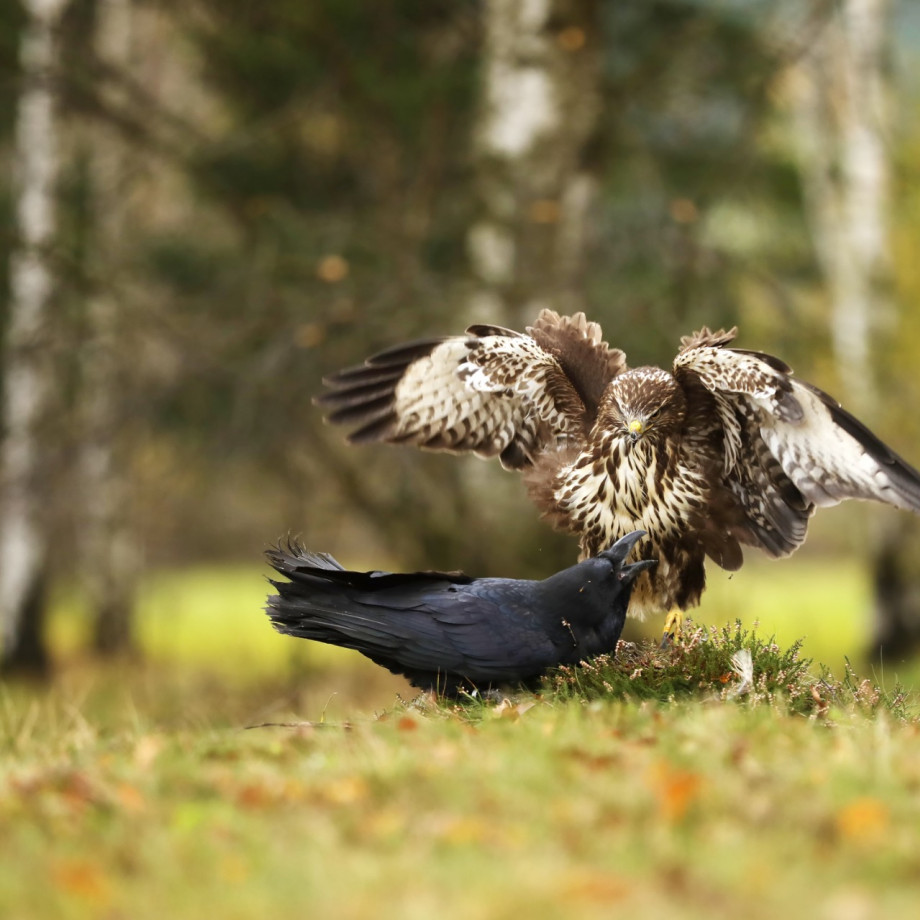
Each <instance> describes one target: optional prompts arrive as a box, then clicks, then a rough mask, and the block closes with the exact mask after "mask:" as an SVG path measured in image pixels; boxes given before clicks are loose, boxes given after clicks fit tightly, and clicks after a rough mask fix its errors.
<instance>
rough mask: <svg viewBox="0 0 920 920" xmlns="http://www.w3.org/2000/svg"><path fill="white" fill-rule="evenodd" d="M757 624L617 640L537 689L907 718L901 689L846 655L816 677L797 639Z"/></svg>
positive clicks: (558, 696) (566, 696)
mask: <svg viewBox="0 0 920 920" xmlns="http://www.w3.org/2000/svg"><path fill="white" fill-rule="evenodd" d="M756 630H757V627H756V624H755V626H754V629H752V630H747V629H745V628H744V626H743V625H742V623H741V621H740V620H736V621H735V623H734V624H728V625H725V626H721V627H716V626H708V627H706V626H694V625H693V623H692V622H690V621H686V622H685V625H684V629H683V632H682V634H681V636H680V637H679V638H678V639H677V640H676V641H675V642H673V643H672V644H671V645H670V646H668V647H667V648H659V647H658V645H657V644H655V643H654V642H652V641H650V640H648V641H645V642H642V643H632V642H620V643H619V645H618V647H617V651H616V654H607V655H600V656H598V657H597V658H594V659H592V660H590V661H584V662H582V663H581V664H580V665H579V666H578V667H559V668H556V669H554V670H553V671H552V672H550V674H548V675H547V676H546V678H544V681H543V686H542V693H543V695H544V697H546V698H550V699H555V700H559V701H562V702H564V701H569V700H574V701H581V702H589V701H592V700H598V699H636V700H653V701H658V702H668V701H670V700H676V699H681V698H688V697H701V698H703V699H718V700H723V701H732V700H734V701H737V702H739V703H744V704H746V705H752V706H753V705H764V704H765V705H770V706H775V705H779V704H781V705H782V707H783V708H784V710H785V711H788V712H790V713H794V714H799V715H806V716H816V717H827V716H829V715H830V714H831V711H832V710H833V709H838V708H845V709H856V710H858V711H860V712H862V713H865V714H871V713H875V712H878V711H880V710H885V711H888V712H889V713H891V714H892V715H893V716H894V717H895V718H898V719H908V718H910V713H909V708H910V707H909V702H910V700H909V694H907V693H906V692H904V691H903V690H902V689H901V688H900V687H896V688H895V689H894V690H893V691H890V692H886V691H884V690H882V689H881V688H879V687H878V686H876V685H875V684H873V683H872V682H871V681H869V680H865V679H860V678H859V677H857V675H856V673H855V672H854V670H853V669H852V667H851V666H850V663H849V661H847V665H846V671H845V674H844V677H843V679H842V680H838V679H837V678H835V677H834V676H833V675H832V674H831V673H830V671H829V670H828V669H827V668H826V667H822V668H821V669H820V670H819V671H818V673H817V675H816V674H815V673H814V670H813V667H812V665H813V662H812V660H811V659H810V658H804V657H802V655H801V649H802V641H801V640H798V641H796V642H794V643H793V644H792V645H791V646H789V647H788V648H782V647H780V646H779V645H778V644H777V643H776V641H775V640H774V638H773V637H771V638H769V639H764V638H761V637H760V636H758V635H757V631H756Z"/></svg>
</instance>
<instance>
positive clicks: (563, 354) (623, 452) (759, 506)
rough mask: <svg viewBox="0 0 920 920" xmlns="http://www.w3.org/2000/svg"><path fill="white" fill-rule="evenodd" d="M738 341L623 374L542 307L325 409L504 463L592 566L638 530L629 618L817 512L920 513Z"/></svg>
mask: <svg viewBox="0 0 920 920" xmlns="http://www.w3.org/2000/svg"><path fill="white" fill-rule="evenodd" d="M735 333H736V330H734V329H732V330H730V331H727V332H726V331H724V330H719V331H717V332H712V331H710V330H709V329H707V328H703V329H702V330H700V331H699V332H696V333H694V334H693V335H691V336H685V337H684V338H683V339H681V348H680V351H679V352H678V354H677V357H676V358H675V360H674V364H673V367H672V369H671V370H670V371H665V370H662V369H660V368H655V367H638V368H633V369H629V368H628V367H627V365H626V359H625V355H624V354H623V352H622V351H620V350H619V349H615V348H610V347H609V346H608V345H607V343H606V342H604V341H603V340H602V333H601V329H600V326H598V325H597V324H596V323H593V322H588V321H587V320H586V319H585V317H584V314H581V313H578V314H576V315H575V316H571V317H568V316H559V315H558V314H556V313H554V312H552V311H549V310H544V311H543V312H542V313H541V314H540V316H539V317H538V318H537V321H536V322H535V323H534V325H533V326H531V327H529V328H528V329H527V332H526V333H519V332H513V331H511V330H508V329H503V328H501V327H497V326H472V327H470V328H469V329H468V330H467V332H466V335H464V336H453V337H447V338H439V339H429V340H425V341H419V342H413V343H411V344H409V345H405V346H401V347H398V348H394V349H391V350H389V351H386V352H383V353H381V354H379V355H376V356H375V357H373V358H370V359H368V361H367V362H366V363H365V364H364V365H363V366H361V367H358V368H353V369H351V370H347V371H343V372H341V373H339V374H336V375H333V376H332V377H330V378H328V379H327V380H326V383H327V385H328V386H329V388H330V389H329V392H327V393H326V394H324V395H323V396H322V397H320V398H319V399H318V400H317V401H318V402H319V403H320V405H322V406H324V407H325V408H326V409H328V410H329V413H328V418H329V420H330V421H332V422H336V423H342V424H348V425H353V426H355V427H354V430H353V431H352V433H351V434H350V435H349V440H351V441H353V442H368V441H387V442H390V443H407V444H415V445H416V446H418V447H422V448H426V449H431V450H447V451H452V452H456V453H463V452H473V453H475V454H477V455H478V456H480V457H492V456H498V457H499V459H500V461H501V463H502V465H503V466H504V467H505V468H506V469H515V470H521V471H522V472H523V474H524V479H525V482H526V485H527V489H528V492H529V494H530V496H531V498H532V499H533V501H534V502H535V504H536V505H537V507H538V508H539V509H540V511H541V512H542V513H543V515H544V516H545V517H547V518H548V519H549V521H550V522H551V523H552V524H553V525H554V526H555V527H557V528H558V529H561V530H564V531H567V532H569V533H572V534H575V535H576V536H578V538H579V541H580V545H581V553H582V557H585V556H592V555H595V554H597V553H598V552H600V551H601V550H603V549H606V548H607V547H608V546H610V545H611V544H612V543H613V542H614V541H615V540H617V539H619V538H620V537H622V536H624V535H626V534H627V533H630V532H632V531H634V530H637V529H640V530H644V531H646V533H647V536H646V537H645V538H644V539H643V541H642V543H641V544H640V545H639V546H638V547H637V556H638V558H642V559H658V560H659V562H658V565H657V566H656V567H654V568H653V569H652V570H650V571H649V572H647V573H644V574H643V575H642V576H641V577H640V578H639V580H638V581H637V583H636V587H635V590H634V592H633V600H632V605H631V608H630V610H631V612H632V613H638V614H640V615H642V614H644V613H646V612H648V611H651V610H656V609H657V610H667V609H672V608H680V609H681V610H686V609H687V608H689V607H693V606H696V604H698V603H699V599H700V595H701V593H702V591H703V587H704V584H705V573H704V566H703V563H704V559H705V557H707V556H708V557H709V558H710V559H712V560H713V561H714V562H715V563H717V564H718V565H720V566H721V567H723V568H725V569H727V570H729V571H734V570H736V569H738V568H740V567H741V564H742V561H743V558H742V551H741V546H742V545H748V546H755V547H758V548H760V549H762V550H763V551H764V552H766V553H768V554H769V555H771V556H774V557H780V556H786V555H789V554H790V553H792V552H793V551H794V550H795V549H797V548H798V547H799V546H800V545H801V544H802V542H803V541H804V540H805V534H806V530H807V526H808V519H809V518H810V517H811V515H812V514H813V513H814V509H815V507H816V506H822V505H833V504H836V503H838V502H840V501H843V500H844V499H848V498H859V499H873V500H876V501H880V502H884V503H886V504H889V505H894V506H895V507H898V508H904V509H907V510H910V511H914V512H920V473H918V472H917V470H915V469H914V468H913V467H912V466H910V465H909V464H908V463H906V462H905V461H904V460H902V459H901V458H900V457H899V456H898V455H897V454H895V453H894V452H893V451H892V450H891V449H890V448H889V447H887V446H886V445H885V444H884V443H882V442H881V441H880V440H879V439H878V438H877V437H876V436H875V435H874V434H872V432H870V431H869V430H868V429H867V428H866V427H865V426H864V425H863V424H862V423H861V422H859V421H858V420H857V419H855V418H854V417H853V416H852V415H850V414H849V413H848V412H846V411H845V410H844V409H842V408H841V407H840V406H839V405H838V403H836V402H835V401H834V400H833V399H832V398H831V397H829V396H828V395H827V394H825V393H823V392H822V391H821V390H819V389H817V388H816V387H813V386H812V385H811V384H808V383H805V382H803V381H799V380H796V379H794V378H793V376H792V371H791V370H790V368H789V367H787V366H786V365H785V364H784V363H783V362H782V361H780V360H779V359H777V358H774V357H772V356H771V355H766V354H761V353H758V352H753V351H744V350H740V349H734V348H729V347H727V346H728V345H729V343H730V342H731V341H732V340H733V339H734V337H735Z"/></svg>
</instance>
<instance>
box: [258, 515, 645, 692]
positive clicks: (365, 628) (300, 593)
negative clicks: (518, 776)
mask: <svg viewBox="0 0 920 920" xmlns="http://www.w3.org/2000/svg"><path fill="white" fill-rule="evenodd" d="M640 536H642V534H639V533H632V534H627V536H625V537H623V538H622V539H620V540H618V541H617V542H616V543H615V544H614V545H613V546H612V547H611V548H610V549H609V550H605V551H604V552H602V553H600V554H599V555H598V556H595V557H593V558H591V559H586V560H585V561H584V562H579V563H578V564H577V565H573V566H571V567H570V568H567V569H563V570H562V571H561V572H556V574H555V575H550V577H549V578H545V579H543V581H519V580H516V579H513V578H472V577H471V576H469V575H463V574H462V573H460V572H412V573H406V574H393V573H390V572H349V571H346V570H345V569H343V568H342V566H340V565H339V564H338V562H336V561H335V559H333V558H332V557H331V556H328V555H326V554H325V553H308V552H305V551H304V550H302V549H301V548H300V547H297V546H292V547H290V548H289V549H288V550H284V549H282V548H280V547H279V548H278V549H275V550H270V551H269V552H268V554H267V555H268V561H269V563H270V564H271V565H272V567H273V568H274V569H276V570H277V571H278V572H280V573H281V574H282V575H284V576H286V577H287V578H288V579H289V580H288V581H273V582H272V585H273V586H274V587H275V590H276V591H277V592H278V593H277V594H276V595H273V596H271V597H269V599H268V607H267V608H266V612H267V613H268V615H269V617H271V621H272V625H274V627H275V629H277V630H278V632H281V633H285V634H287V635H289V636H300V637H301V638H304V639H314V640H316V641H317V642H328V643H330V644H331V645H341V646H343V647H344V648H353V649H356V650H357V651H359V652H361V654H362V655H366V656H367V657H368V658H370V659H371V661H374V662H376V663H377V664H379V665H381V666H382V667H385V668H388V669H389V670H390V671H392V672H393V673H394V674H402V675H404V676H405V677H407V678H408V679H409V681H410V682H411V683H412V684H414V685H415V686H416V687H421V688H422V689H424V690H431V691H435V692H438V693H444V694H447V695H450V696H455V695H456V694H457V693H458V692H459V691H460V690H462V689H473V688H479V689H481V690H484V689H486V688H487V687H492V686H494V685H496V684H505V683H521V682H525V683H529V682H532V681H534V680H536V679H537V678H538V677H539V676H540V675H541V674H543V673H545V671H546V670H547V669H548V668H551V667H555V666H557V665H560V664H572V665H574V664H578V663H579V662H581V661H584V660H585V659H587V658H593V657H594V656H596V655H600V654H603V653H604V652H612V651H614V650H615V649H616V646H617V640H618V639H619V638H620V633H621V632H622V631H623V623H624V622H625V620H626V608H627V605H628V604H629V594H630V590H631V588H632V584H633V582H634V580H635V579H636V576H637V575H639V574H640V573H641V572H643V571H645V570H646V569H648V568H649V567H651V566H652V565H654V563H653V562H652V561H650V560H642V561H639V562H633V563H629V564H627V563H626V557H627V556H628V555H629V551H630V550H631V549H632V547H633V545H634V544H635V543H636V541H637V540H638V539H639V538H640Z"/></svg>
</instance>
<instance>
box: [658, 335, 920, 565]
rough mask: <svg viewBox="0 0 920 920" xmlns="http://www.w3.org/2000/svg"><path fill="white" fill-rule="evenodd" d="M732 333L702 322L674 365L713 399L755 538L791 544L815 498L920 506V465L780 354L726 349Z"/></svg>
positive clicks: (730, 470)
mask: <svg viewBox="0 0 920 920" xmlns="http://www.w3.org/2000/svg"><path fill="white" fill-rule="evenodd" d="M733 335H734V330H732V332H728V333H725V332H721V331H720V332H718V333H711V332H709V330H708V329H703V330H702V331H701V332H699V333H695V334H694V336H691V337H690V338H687V339H684V340H683V348H682V349H681V351H680V353H679V354H678V356H677V358H676V360H675V362H674V373H675V376H676V377H677V378H678V380H681V381H682V382H684V383H693V382H695V383H698V384H701V385H702V387H703V388H704V389H705V391H706V392H708V393H709V394H710V395H711V397H712V399H713V405H714V411H715V412H716V413H717V416H718V420H719V423H720V425H721V428H722V435H723V451H724V453H723V456H724V468H723V476H724V481H725V484H726V485H727V486H728V488H729V489H730V490H731V491H732V493H733V494H734V495H735V497H736V498H737V499H738V501H739V503H740V504H741V505H742V507H743V509H744V511H745V514H746V516H747V519H748V524H749V526H750V532H749V533H747V534H746V535H744V536H745V537H746V538H747V539H746V542H753V543H755V544H756V545H760V546H762V547H763V548H764V549H766V550H767V551H768V552H771V553H773V554H774V555H784V554H786V553H789V552H792V550H794V549H795V548H796V547H797V546H799V545H800V544H801V543H802V541H803V540H804V539H805V530H806V527H807V522H808V517H809V516H810V515H811V513H812V512H813V510H814V506H816V505H817V506H824V505H835V504H837V503H838V502H841V501H844V500H845V499H848V498H860V499H872V500H875V501H880V502H885V503H886V504H889V505H894V506H895V507H898V508H905V509H908V510H911V511H917V512H920V473H918V472H917V470H915V469H914V468H913V467H912V466H910V465H909V464H908V463H907V462H905V461H904V460H903V459H902V458H901V457H899V456H898V455H897V454H896V453H895V452H894V451H893V450H891V448H889V447H888V446H887V445H886V444H884V443H883V442H882V441H880V440H879V439H878V438H877V437H876V436H875V435H874V434H873V433H872V432H871V431H869V429H868V428H866V426H865V425H863V424H862V423H861V422H859V421H858V420H857V419H856V418H854V417H853V416H852V415H850V413H849V412H847V411H846V410H845V409H843V408H842V407H841V406H840V405H839V404H838V403H837V402H836V401H835V400H833V399H832V398H831V397H830V396H828V395H827V394H826V393H824V392H822V391H821V390H819V389H818V388H817V387H814V386H812V385H811V384H808V383H805V382H803V381H798V380H795V379H794V378H793V376H792V371H791V369H790V368H789V367H788V366H787V365H785V364H784V363H783V362H782V361H780V360H779V359H778V358H774V357H773V356H771V355H765V354H760V353H758V352H753V351H742V350H739V349H732V348H726V347H725V345H726V344H728V342H730V341H731V339H732V338H733ZM690 389H691V390H692V387H691V388H690Z"/></svg>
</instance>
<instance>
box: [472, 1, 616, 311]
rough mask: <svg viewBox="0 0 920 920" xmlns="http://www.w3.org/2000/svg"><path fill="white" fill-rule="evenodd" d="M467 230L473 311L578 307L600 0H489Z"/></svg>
mask: <svg viewBox="0 0 920 920" xmlns="http://www.w3.org/2000/svg"><path fill="white" fill-rule="evenodd" d="M484 16H485V45H484V49H483V56H484V63H483V71H482V73H483V76H482V101H481V107H480V116H479V121H478V126H477V130H476V136H475V152H476V161H477V189H478V191H477V194H478V202H479V217H478V219H477V220H476V221H475V223H474V224H473V226H472V227H471V229H470V232H469V238H468V249H469V256H470V264H471V268H472V273H473V277H474V285H475V287H474V291H473V294H472V296H471V298H470V304H469V314H470V317H471V318H472V319H477V320H480V321H487V322H507V323H509V324H512V325H517V324H518V323H521V322H525V323H526V322H528V321H530V320H532V319H533V317H534V316H535V315H536V313H537V311H538V310H539V309H540V308H541V307H552V308H555V309H557V310H560V311H566V312H570V311H573V310H579V309H582V307H583V294H582V290H581V277H582V270H583V267H584V260H585V252H586V245H587V239H588V216H589V212H590V208H591V205H592V202H593V201H594V198H595V191H596V178H595V176H594V173H593V170H592V169H591V166H590V163H589V156H588V149H589V145H590V142H591V140H592V139H593V137H594V135H595V134H596V131H597V126H598V118H599V113H600V106H601V100H600V74H601V69H600V52H601V37H600V23H599V3H598V2H597V0H487V2H486V3H485V5H484Z"/></svg>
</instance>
